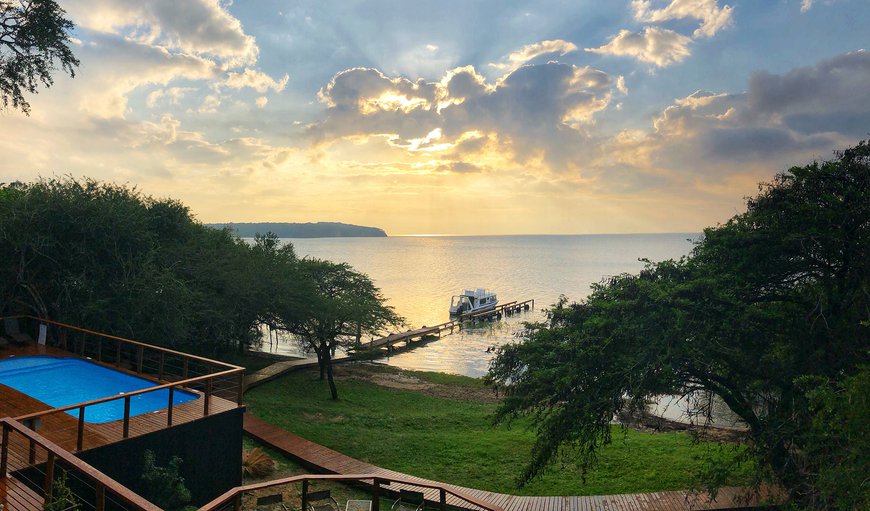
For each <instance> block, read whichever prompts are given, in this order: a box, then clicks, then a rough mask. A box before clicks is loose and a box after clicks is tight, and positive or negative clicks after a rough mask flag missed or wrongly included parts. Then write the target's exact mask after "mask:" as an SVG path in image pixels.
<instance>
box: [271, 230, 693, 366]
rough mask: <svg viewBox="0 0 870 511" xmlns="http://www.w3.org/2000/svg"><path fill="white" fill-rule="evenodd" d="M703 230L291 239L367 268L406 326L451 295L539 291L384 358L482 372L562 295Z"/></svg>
mask: <svg viewBox="0 0 870 511" xmlns="http://www.w3.org/2000/svg"><path fill="white" fill-rule="evenodd" d="M699 236H700V235H699V234H628V235H583V236H400V237H389V238H315V239H288V240H285V241H288V242H291V243H293V246H294V247H295V248H296V252H297V254H298V255H299V256H300V257H303V256H310V257H316V258H320V259H328V260H330V261H334V262H346V263H349V264H350V265H351V266H353V267H354V268H355V269H356V270H358V271H361V272H364V273H366V274H368V275H369V276H370V277H371V278H372V280H373V281H374V282H375V284H376V285H377V286H378V287H380V288H381V290H382V291H383V294H384V296H385V297H387V298H388V303H389V305H392V306H393V307H394V308H395V309H396V312H398V313H399V314H401V315H402V316H404V317H405V318H406V319H407V322H408V328H417V327H420V326H423V325H435V324H438V323H443V322H445V321H448V320H449V315H448V313H447V308H448V305H449V304H450V297H451V296H452V295H454V294H458V293H460V292H461V291H462V290H463V289H473V288H479V287H484V288H486V289H489V290H492V291H494V292H496V293H497V294H498V298H499V301H500V302H509V301H514V300H516V301H521V300H528V299H534V300H535V310H533V311H530V312H527V313H524V314H519V315H516V316H513V317H511V318H506V319H504V320H502V321H494V322H488V323H484V324H482V325H479V326H477V327H474V328H467V329H463V330H462V331H461V332H457V333H455V334H453V335H448V336H445V337H443V338H442V339H440V340H438V341H435V342H431V343H428V344H426V345H425V346H423V347H420V348H417V349H414V350H410V351H406V352H403V353H399V354H396V355H394V356H392V357H390V358H388V359H384V360H383V361H384V362H386V363H388V364H390V365H394V366H398V367H402V368H405V369H414V370H424V371H440V372H448V373H454V374H464V375H468V376H474V377H479V376H483V375H484V374H485V373H486V370H487V368H488V366H489V361H490V359H491V357H492V353H491V352H488V351H487V350H488V349H489V348H492V347H493V346H495V345H498V344H503V343H505V342H511V341H513V340H515V339H516V334H517V333H518V332H519V331H521V329H522V326H523V322H525V321H536V320H540V319H543V318H544V313H543V309H544V308H546V307H548V306H550V305H551V304H553V303H554V302H555V301H556V300H557V299H558V298H559V295H562V294H564V295H566V296H568V298H570V299H571V300H581V299H583V298H585V297H586V296H587V295H588V294H589V292H590V290H591V286H592V284H594V283H597V282H600V281H601V280H602V278H604V277H606V276H612V275H618V274H620V273H626V272H629V273H636V272H638V271H639V270H640V269H642V268H643V263H642V262H640V261H638V259H639V258H648V259H651V260H653V261H661V260H665V259H670V258H679V257H680V256H683V255H686V254H688V253H689V251H690V250H691V249H692V246H693V244H692V242H691V241H690V240H696V239H697V238H699ZM263 349H264V351H273V352H278V353H288V354H298V351H297V349H296V348H295V346H293V345H292V344H291V343H285V342H280V343H276V344H273V345H271V346H270V345H269V344H268V343H266V344H265V345H264V348H263Z"/></svg>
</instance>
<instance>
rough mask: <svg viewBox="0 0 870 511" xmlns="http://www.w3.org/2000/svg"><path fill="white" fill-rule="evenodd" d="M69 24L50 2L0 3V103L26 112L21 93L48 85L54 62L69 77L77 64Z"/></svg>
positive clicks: (9, 0) (10, 0)
mask: <svg viewBox="0 0 870 511" xmlns="http://www.w3.org/2000/svg"><path fill="white" fill-rule="evenodd" d="M72 28H73V24H72V22H71V21H70V20H68V19H67V18H66V12H64V10H63V9H61V8H60V6H59V5H58V4H57V2H55V1H54V0H28V1H23V0H0V104H2V105H3V107H4V108H6V107H8V106H9V104H10V103H11V104H12V108H20V109H21V111H22V112H24V113H25V114H29V113H30V103H28V102H27V100H26V99H24V93H30V94H35V93H36V89H37V86H38V85H39V84H42V85H44V86H46V87H49V86H51V84H52V83H53V79H52V77H51V73H52V71H54V70H55V62H57V63H58V64H60V67H61V69H62V70H64V71H65V72H67V73H68V74H69V75H70V76H75V68H76V67H77V66H78V65H79V61H78V59H76V57H75V55H73V52H72V50H71V49H70V45H71V44H72V39H71V38H70V32H71V31H72Z"/></svg>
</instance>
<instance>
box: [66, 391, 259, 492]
mask: <svg viewBox="0 0 870 511" xmlns="http://www.w3.org/2000/svg"><path fill="white" fill-rule="evenodd" d="M243 414H244V408H238V409H236V410H233V411H230V412H224V413H220V414H216V415H212V416H210V417H205V418H203V419H199V420H197V421H194V422H189V423H187V424H181V425H179V426H173V427H171V428H169V429H164V430H161V431H156V432H154V433H149V434H147V435H143V436H139V437H136V438H130V439H127V440H124V441H122V442H117V443H114V444H110V445H106V446H103V447H98V448H96V449H91V450H88V451H84V452H80V453H78V457H79V458H81V459H83V460H84V461H86V462H87V463H90V464H91V465H93V466H94V467H95V468H97V469H99V470H100V471H102V472H104V473H105V474H106V475H108V476H109V477H111V478H113V479H115V480H116V481H118V482H120V483H121V484H123V485H124V486H127V487H128V488H130V489H131V490H133V491H135V492H136V493H139V494H140V495H142V496H143V497H147V495H144V494H142V493H141V492H140V486H139V478H140V476H141V475H142V466H143V460H144V453H145V451H146V450H148V449H150V450H152V451H154V453H155V454H156V455H157V464H158V465H160V466H166V465H168V464H169V460H170V459H171V458H172V457H173V456H178V457H180V458H181V459H182V460H183V464H182V465H181V473H182V476H183V477H184V482H185V484H186V486H187V488H188V489H189V490H190V492H191V494H192V496H193V502H192V504H195V505H198V506H199V505H202V504H205V503H206V502H208V501H210V500H212V499H214V498H215V497H217V496H219V495H220V494H222V493H224V492H226V491H227V490H229V489H230V488H233V487H235V486H238V485H239V484H241V481H242V469H241V467H242V415H243Z"/></svg>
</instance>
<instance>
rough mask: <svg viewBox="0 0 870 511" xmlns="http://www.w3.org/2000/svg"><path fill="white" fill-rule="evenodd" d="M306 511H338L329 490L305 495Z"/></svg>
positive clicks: (336, 503)
mask: <svg viewBox="0 0 870 511" xmlns="http://www.w3.org/2000/svg"><path fill="white" fill-rule="evenodd" d="M305 501H306V502H307V503H308V511H340V508H339V507H338V502H337V501H336V500H335V499H334V498H332V493H330V491H329V490H320V491H313V492H310V493H308V494H306V495H305Z"/></svg>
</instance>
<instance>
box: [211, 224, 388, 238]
mask: <svg viewBox="0 0 870 511" xmlns="http://www.w3.org/2000/svg"><path fill="white" fill-rule="evenodd" d="M206 225H208V226H209V227H216V228H218V229H221V228H224V227H229V228H230V229H232V230H234V231H236V234H238V235H239V236H240V237H242V238H253V237H254V236H255V235H256V234H266V233H267V232H273V233H275V234H276V235H277V236H278V237H279V238H385V237H386V236H387V233H386V232H384V230H383V229H378V228H377V227H363V226H361V225H351V224H342V223H339V222H317V223H305V224H296V223H289V222H258V223H238V224H237V223H232V222H230V223H226V224H206Z"/></svg>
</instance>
